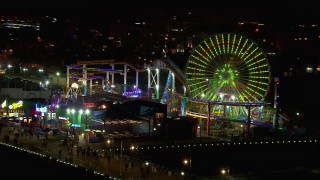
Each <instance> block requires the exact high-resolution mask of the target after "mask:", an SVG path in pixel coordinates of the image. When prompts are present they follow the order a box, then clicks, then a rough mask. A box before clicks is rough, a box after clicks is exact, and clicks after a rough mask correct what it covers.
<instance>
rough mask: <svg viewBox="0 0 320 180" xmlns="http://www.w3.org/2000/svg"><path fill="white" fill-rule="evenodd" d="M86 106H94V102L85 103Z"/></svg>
mask: <svg viewBox="0 0 320 180" xmlns="http://www.w3.org/2000/svg"><path fill="white" fill-rule="evenodd" d="M83 106H84V107H94V103H83Z"/></svg>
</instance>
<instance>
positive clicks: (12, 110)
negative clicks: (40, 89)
mask: <svg viewBox="0 0 320 180" xmlns="http://www.w3.org/2000/svg"><path fill="white" fill-rule="evenodd" d="M8 113H24V109H10V110H9V111H8Z"/></svg>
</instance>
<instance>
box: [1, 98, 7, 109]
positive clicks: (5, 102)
mask: <svg viewBox="0 0 320 180" xmlns="http://www.w3.org/2000/svg"><path fill="white" fill-rule="evenodd" d="M6 106H7V100H4V101H3V103H1V108H5V107H6Z"/></svg>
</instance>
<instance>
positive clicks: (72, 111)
mask: <svg viewBox="0 0 320 180" xmlns="http://www.w3.org/2000/svg"><path fill="white" fill-rule="evenodd" d="M74 113H75V110H74V109H72V110H71V114H72V121H71V122H72V124H71V127H73V129H72V134H73V135H74Z"/></svg>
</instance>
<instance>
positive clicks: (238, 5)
mask: <svg viewBox="0 0 320 180" xmlns="http://www.w3.org/2000/svg"><path fill="white" fill-rule="evenodd" d="M146 2H147V3H146ZM303 2H306V1H303ZM314 3H316V2H315V1H313V2H308V3H305V4H302V3H301V1H299V2H297V3H290V4H289V3H288V2H277V1H275V0H271V1H249V0H247V1H241V2H239V1H208V0H200V1H199V0H197V1H191V0H185V1H169V0H167V1H158V0H157V1H142V0H140V1H138V0H137V1H124V0H122V1H119V0H117V1H109V0H82V1H73V0H72V1H71V0H69V1H68V0H64V1H62V0H56V1H53V0H45V1H39V0H29V1H26V0H10V1H5V2H2V3H1V6H0V15H8V14H9V15H32V16H38V15H54V16H61V17H63V16H67V17H75V18H104V17H125V18H132V17H138V18H150V19H151V20H152V18H154V19H155V20H156V18H157V17H158V16H159V15H161V13H162V12H166V13H172V14H177V15H179V14H181V15H186V14H187V13H188V12H190V11H191V12H192V13H193V15H194V16H196V15H199V16H201V17H203V16H204V17H205V16H206V15H208V16H217V17H226V18H231V19H236V18H251V19H265V20H270V21H283V20H294V21H306V20H307V21H319V19H320V15H319V13H318V10H317V7H318V6H317V5H316V4H314Z"/></svg>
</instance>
